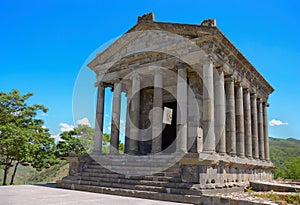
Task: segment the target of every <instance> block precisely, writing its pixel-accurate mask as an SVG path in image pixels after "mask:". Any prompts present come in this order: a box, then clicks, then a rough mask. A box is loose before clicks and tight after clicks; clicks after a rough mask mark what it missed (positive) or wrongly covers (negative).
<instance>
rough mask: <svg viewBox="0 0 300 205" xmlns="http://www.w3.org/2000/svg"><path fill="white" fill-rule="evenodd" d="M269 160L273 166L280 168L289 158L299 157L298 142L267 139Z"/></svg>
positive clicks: (299, 148) (295, 140)
mask: <svg viewBox="0 0 300 205" xmlns="http://www.w3.org/2000/svg"><path fill="white" fill-rule="evenodd" d="M269 143H270V158H271V161H272V162H273V163H274V165H275V166H280V165H282V164H283V163H284V162H286V161H288V160H289V159H290V158H291V157H296V156H299V155H300V140H297V139H294V138H288V139H279V138H272V137H270V138H269Z"/></svg>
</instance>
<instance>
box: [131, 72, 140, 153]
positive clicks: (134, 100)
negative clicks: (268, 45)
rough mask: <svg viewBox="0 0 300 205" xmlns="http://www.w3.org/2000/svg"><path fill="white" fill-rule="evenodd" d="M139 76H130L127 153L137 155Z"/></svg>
mask: <svg viewBox="0 0 300 205" xmlns="http://www.w3.org/2000/svg"><path fill="white" fill-rule="evenodd" d="M140 80H141V76H140V75H139V74H137V73H135V74H133V76H132V89H131V106H130V116H131V122H132V123H131V124H130V141H129V153H130V154H137V153H138V139H139V120H140V87H141V82H140Z"/></svg>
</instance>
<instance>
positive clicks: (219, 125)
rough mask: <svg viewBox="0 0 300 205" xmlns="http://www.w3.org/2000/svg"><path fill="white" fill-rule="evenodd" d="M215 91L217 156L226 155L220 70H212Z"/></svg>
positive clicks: (223, 87)
mask: <svg viewBox="0 0 300 205" xmlns="http://www.w3.org/2000/svg"><path fill="white" fill-rule="evenodd" d="M214 90H215V137H216V145H217V146H216V147H217V152H218V153H219V154H221V155H222V154H225V153H226V137H225V135H226V131H225V126H226V124H225V123H226V105H225V85H224V72H223V70H222V69H214Z"/></svg>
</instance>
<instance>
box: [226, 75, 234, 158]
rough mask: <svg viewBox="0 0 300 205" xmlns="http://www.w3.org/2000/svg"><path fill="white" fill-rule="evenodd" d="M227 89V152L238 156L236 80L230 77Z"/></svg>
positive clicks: (227, 80) (227, 81)
mask: <svg viewBox="0 0 300 205" xmlns="http://www.w3.org/2000/svg"><path fill="white" fill-rule="evenodd" d="M225 87H226V151H227V153H228V154H230V155H231V156H236V130H235V129H236V127H235V98H234V79H233V77H232V76H229V77H227V78H226V79H225Z"/></svg>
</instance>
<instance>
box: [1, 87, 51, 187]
mask: <svg viewBox="0 0 300 205" xmlns="http://www.w3.org/2000/svg"><path fill="white" fill-rule="evenodd" d="M31 96H33V94H32V93H27V94H25V95H21V94H20V93H19V91H18V90H13V91H12V92H10V93H5V92H0V139H1V140H0V165H1V168H2V169H3V170H4V176H3V185H6V180H7V174H8V172H9V170H10V168H11V167H12V166H13V163H14V162H16V165H15V169H14V174H15V172H16V170H17V166H18V165H19V164H29V165H31V166H32V167H34V168H36V169H41V168H44V167H49V166H51V165H53V164H55V163H56V158H55V155H54V152H53V150H54V149H55V144H54V140H53V139H52V138H50V134H49V131H48V129H46V128H44V127H43V124H44V122H43V121H42V120H40V119H37V118H36V116H37V113H38V112H47V108H45V107H44V106H43V105H39V104H34V105H28V103H27V101H28V99H29V98H30V97H31ZM14 174H13V175H12V179H11V184H12V183H13V178H14Z"/></svg>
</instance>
